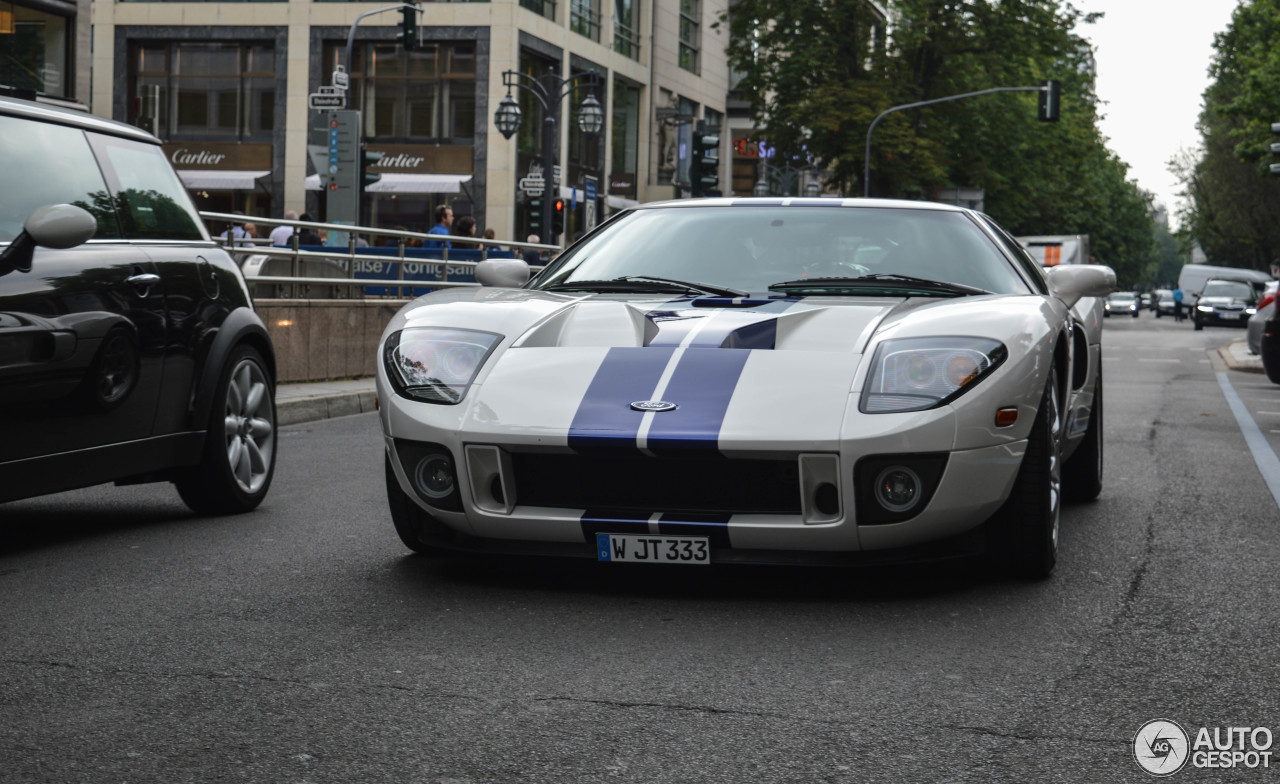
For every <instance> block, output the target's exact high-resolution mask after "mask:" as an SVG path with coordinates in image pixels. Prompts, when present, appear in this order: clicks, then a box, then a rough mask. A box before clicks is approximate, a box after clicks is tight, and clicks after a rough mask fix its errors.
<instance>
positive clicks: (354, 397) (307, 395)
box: [276, 376, 376, 425]
mask: <svg viewBox="0 0 1280 784" xmlns="http://www.w3.org/2000/svg"><path fill="white" fill-rule="evenodd" d="M374 394H375V392H374V383H373V377H372V376H371V377H369V378H358V379H353V380H350V381H315V382H311V383H305V384H280V385H279V386H277V387H276V424H277V425H296V424H299V423H300V422H314V421H316V420H318V419H333V418H334V417H340V416H350V415H351V414H363V413H366V412H369V411H374V410H376V409H375V408H374V404H373V398H374Z"/></svg>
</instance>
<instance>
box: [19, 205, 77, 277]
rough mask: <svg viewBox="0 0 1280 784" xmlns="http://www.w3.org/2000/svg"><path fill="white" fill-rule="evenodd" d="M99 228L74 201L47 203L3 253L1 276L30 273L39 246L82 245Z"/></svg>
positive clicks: (28, 221) (29, 217) (32, 214)
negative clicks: (33, 256) (68, 202)
mask: <svg viewBox="0 0 1280 784" xmlns="http://www.w3.org/2000/svg"><path fill="white" fill-rule="evenodd" d="M97 230H98V221H97V220H95V219H94V217H93V216H92V215H90V214H89V211H88V210H84V209H81V208H80V207H77V206H75V205H74V204H48V205H45V206H44V207H40V208H38V209H36V210H35V211H33V212H32V213H31V214H30V215H28V216H27V220H26V222H25V223H23V224H22V233H21V234H19V235H18V236H17V237H15V238H14V240H13V242H10V243H9V247H8V248H5V250H4V252H3V253H0V275H7V274H9V273H10V272H14V271H15V270H16V271H17V272H30V271H31V258H32V255H33V254H34V252H35V249H36V247H37V246H38V247H42V248H55V249H58V250H63V249H65V248H74V247H75V246H77V245H82V244H84V243H85V242H87V241H88V240H89V238H90V237H92V236H93V234H94V232H96V231H97Z"/></svg>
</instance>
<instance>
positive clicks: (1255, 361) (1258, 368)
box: [1218, 340, 1263, 373]
mask: <svg viewBox="0 0 1280 784" xmlns="http://www.w3.org/2000/svg"><path fill="white" fill-rule="evenodd" d="M1237 348H1238V349H1239V350H1238V351H1237V350H1236V349H1237ZM1218 356H1220V357H1222V361H1223V362H1225V363H1226V364H1227V368H1229V369H1230V370H1239V371H1241V372H1244V373H1262V372H1263V368H1262V357H1259V356H1255V355H1253V354H1250V353H1249V349H1248V348H1247V347H1246V346H1245V342H1244V341H1243V340H1236V341H1233V342H1231V343H1228V344H1227V345H1225V346H1221V347H1220V348H1219V349H1218Z"/></svg>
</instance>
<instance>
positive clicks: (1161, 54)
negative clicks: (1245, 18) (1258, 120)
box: [1072, 0, 1239, 225]
mask: <svg viewBox="0 0 1280 784" xmlns="http://www.w3.org/2000/svg"><path fill="white" fill-rule="evenodd" d="M1238 3H1239V0H1188V1H1187V2H1171V0H1072V4H1073V5H1075V6H1076V7H1077V8H1080V9H1082V10H1084V11H1102V12H1104V13H1105V16H1104V17H1103V18H1102V20H1101V21H1099V22H1096V23H1094V24H1091V25H1081V26H1080V28H1078V29H1077V33H1078V34H1079V35H1081V36H1082V37H1084V38H1087V39H1089V40H1090V41H1092V42H1093V44H1094V54H1095V56H1096V58H1097V67H1098V80H1097V91H1098V98H1099V100H1100V101H1101V102H1102V105H1101V106H1100V107H1099V113H1100V114H1101V115H1102V122H1101V124H1100V127H1101V130H1102V133H1103V135H1104V136H1106V137H1108V142H1107V146H1108V148H1110V149H1111V151H1112V152H1114V153H1115V154H1116V155H1117V156H1119V157H1120V159H1121V160H1123V161H1124V162H1125V163H1127V164H1129V179H1131V180H1136V181H1137V182H1138V185H1139V187H1141V188H1143V189H1144V190H1147V191H1150V192H1151V193H1153V194H1154V195H1155V200H1156V202H1157V203H1159V204H1163V205H1164V207H1165V208H1166V209H1167V210H1168V212H1169V219H1170V222H1171V224H1172V225H1177V217H1176V213H1177V208H1178V202H1179V199H1178V196H1177V194H1178V191H1179V190H1181V186H1180V184H1179V183H1178V180H1177V178H1176V177H1174V175H1173V174H1171V173H1170V172H1169V167H1168V161H1169V160H1170V159H1171V158H1173V157H1174V156H1176V155H1177V154H1178V152H1179V151H1180V150H1183V149H1187V150H1194V149H1196V148H1197V147H1198V146H1199V143H1200V134H1199V133H1197V132H1196V120H1197V118H1198V117H1199V115H1200V109H1201V107H1202V102H1203V94H1204V90H1205V88H1206V87H1208V86H1209V75H1208V68H1209V59H1210V57H1211V56H1212V53H1213V36H1214V34H1216V33H1220V32H1222V31H1223V30H1225V29H1226V28H1227V25H1228V24H1229V23H1230V22H1231V13H1232V11H1234V10H1235V8H1236V6H1237V5H1238Z"/></svg>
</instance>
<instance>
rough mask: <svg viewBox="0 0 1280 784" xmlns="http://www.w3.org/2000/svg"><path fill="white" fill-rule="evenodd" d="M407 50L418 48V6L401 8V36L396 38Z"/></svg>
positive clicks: (410, 4) (413, 4) (411, 5)
mask: <svg viewBox="0 0 1280 784" xmlns="http://www.w3.org/2000/svg"><path fill="white" fill-rule="evenodd" d="M396 37H397V38H399V39H400V43H401V44H402V45H404V48H405V49H408V50H410V51H412V50H414V49H417V48H418V6H417V4H416V3H409V4H407V5H403V6H401V7H400V34H399V35H397V36H396Z"/></svg>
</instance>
